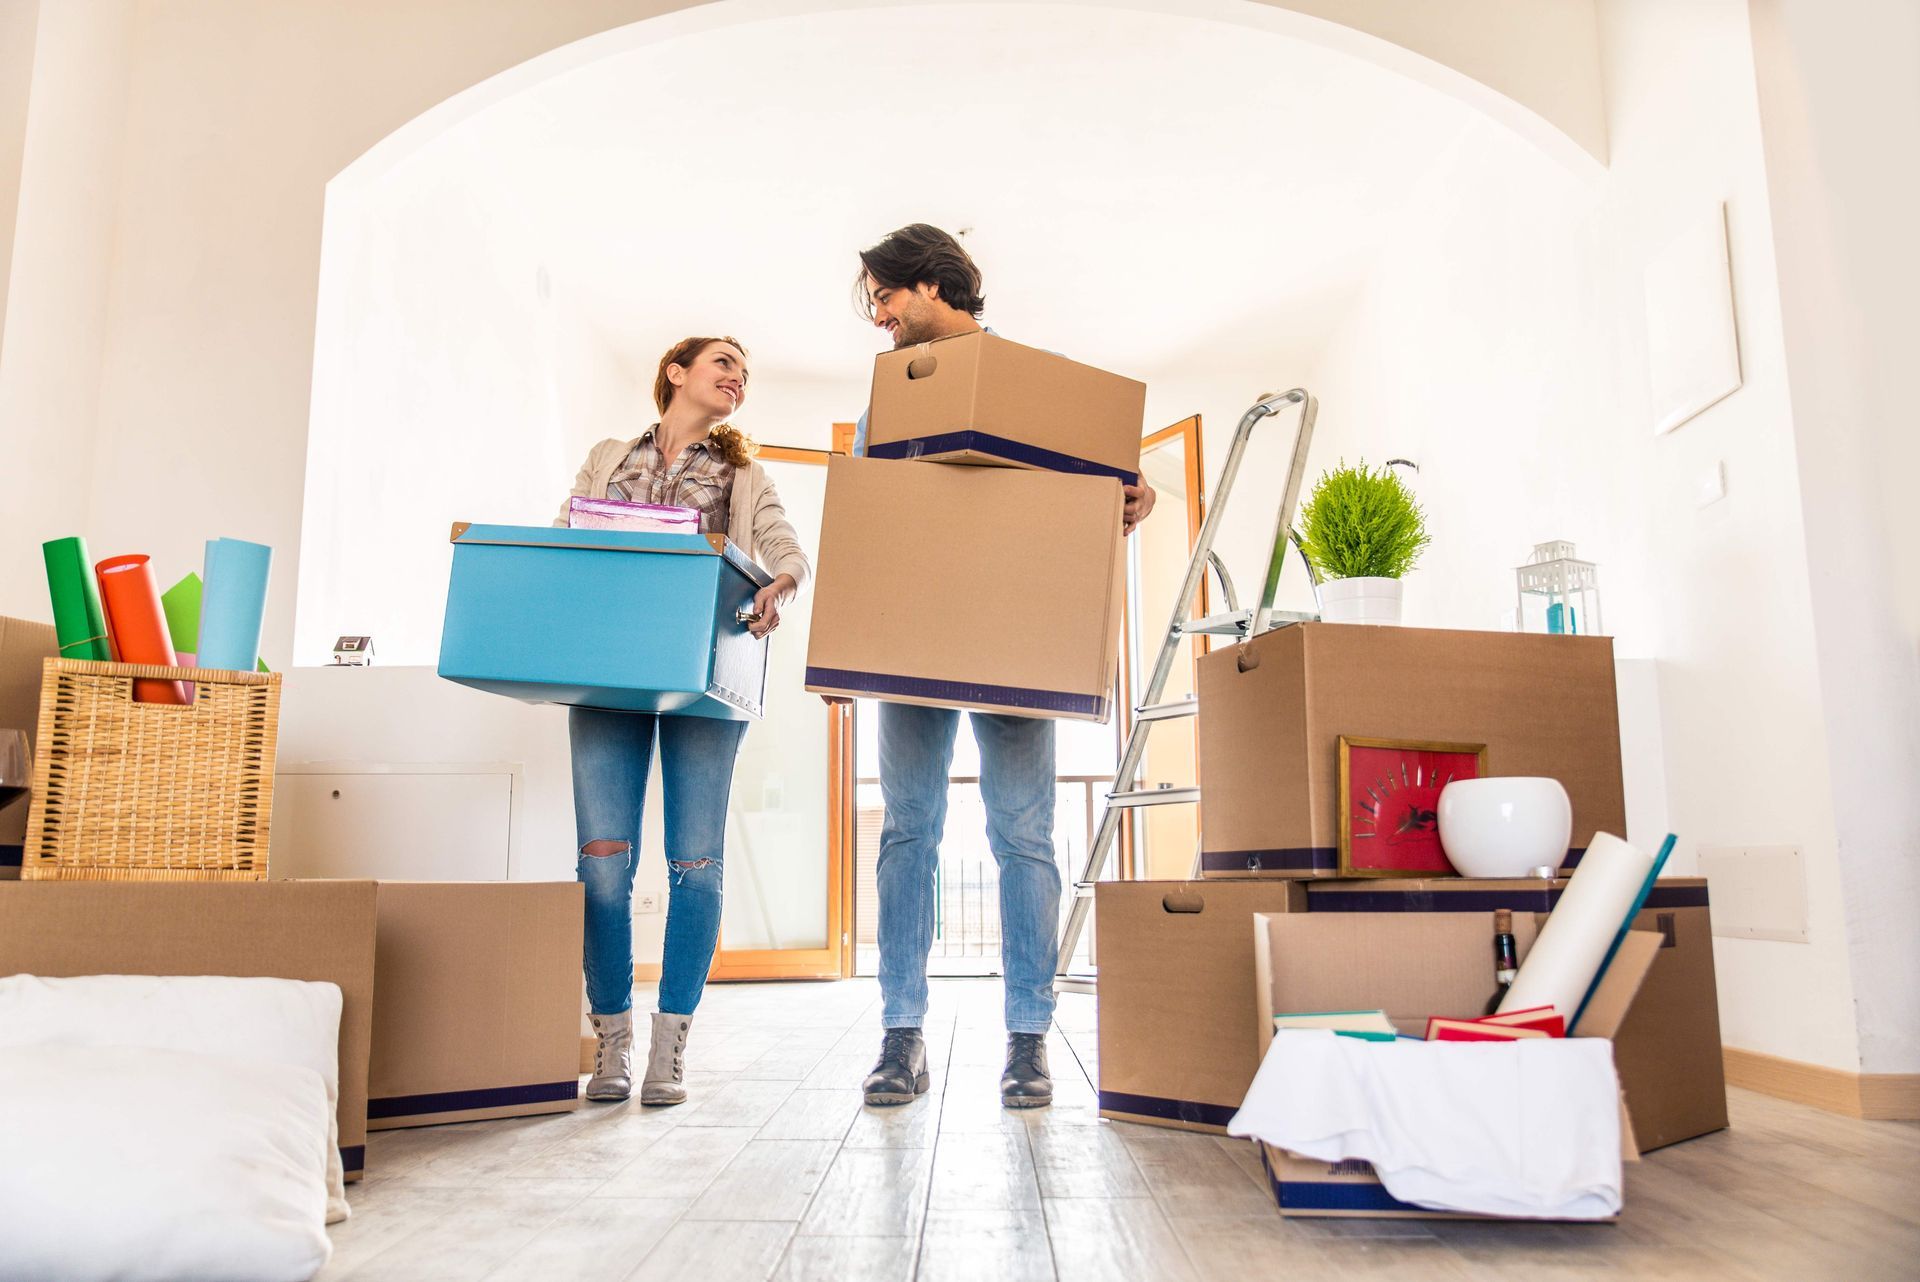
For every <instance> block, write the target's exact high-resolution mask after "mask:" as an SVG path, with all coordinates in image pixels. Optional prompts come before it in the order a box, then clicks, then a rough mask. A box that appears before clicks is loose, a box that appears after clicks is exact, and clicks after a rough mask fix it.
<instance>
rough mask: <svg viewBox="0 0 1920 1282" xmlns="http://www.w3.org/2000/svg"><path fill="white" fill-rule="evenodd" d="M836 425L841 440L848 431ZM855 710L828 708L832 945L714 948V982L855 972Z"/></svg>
mask: <svg viewBox="0 0 1920 1282" xmlns="http://www.w3.org/2000/svg"><path fill="white" fill-rule="evenodd" d="M851 426H852V425H851V424H839V423H836V424H835V425H834V428H835V432H836V435H837V434H838V433H839V430H840V429H841V428H843V427H845V428H848V429H851ZM759 457H760V458H761V459H764V460H766V461H768V462H773V463H804V464H810V465H812V466H814V467H825V466H826V464H827V460H828V459H829V458H831V457H832V454H831V452H830V451H827V450H807V449H796V448H793V447H791V446H785V445H762V446H761V447H760V451H759ZM853 751H854V725H853V705H851V704H834V705H830V706H829V707H828V708H827V944H826V947H824V948H733V949H729V948H727V947H725V942H726V940H725V932H724V930H723V931H722V935H721V946H720V947H717V948H715V949H714V954H713V967H712V969H711V970H709V971H708V972H707V978H708V979H709V980H710V981H719V982H722V983H725V982H729V981H735V980H752V979H844V978H846V977H847V976H849V975H851V974H852V973H853V949H852V946H851V940H852V922H853V904H852V898H853V878H852V877H851V876H850V875H849V874H850V872H851V868H852V862H853Z"/></svg>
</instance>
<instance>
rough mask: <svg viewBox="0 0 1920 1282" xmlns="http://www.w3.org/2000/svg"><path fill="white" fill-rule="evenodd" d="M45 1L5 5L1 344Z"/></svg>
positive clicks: (0, 102)
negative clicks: (37, 38) (36, 33)
mask: <svg viewBox="0 0 1920 1282" xmlns="http://www.w3.org/2000/svg"><path fill="white" fill-rule="evenodd" d="M39 21H40V0H13V3H11V4H5V5H0V343H5V342H6V336H7V278H8V276H9V275H11V271H12V266H13V226H14V219H15V217H16V216H17V215H18V214H19V211H20V162H21V159H22V157H23V155H24V154H25V152H26V146H27V99H28V97H29V96H30V93H31V91H32V88H33V58H34V45H35V40H34V29H35V27H36V26H37V25H38V24H39Z"/></svg>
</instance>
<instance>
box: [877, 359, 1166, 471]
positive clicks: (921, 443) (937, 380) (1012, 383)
mask: <svg viewBox="0 0 1920 1282" xmlns="http://www.w3.org/2000/svg"><path fill="white" fill-rule="evenodd" d="M1146 401H1147V387H1146V384H1145V383H1139V382H1135V381H1134V380H1133V379H1130V378H1122V377H1121V376H1120V375H1118V374H1109V373H1107V372H1106V371H1105V370H1100V369H1095V368H1094V367H1093V366H1091V365H1082V364H1080V363H1079V362H1078V361H1070V360H1068V359H1067V358H1066V357H1064V356H1059V355H1056V354H1054V353H1052V352H1044V351H1041V350H1039V349H1038V348H1033V347H1025V346H1022V345H1021V344H1019V343H1014V342H1009V341H1008V340H1007V339H1004V338H1001V337H1000V336H999V335H997V334H988V333H986V332H984V331H976V332H973V333H968V334H957V335H955V336H953V337H952V338H942V339H938V340H936V341H934V342H930V343H918V344H915V345H914V346H911V347H903V348H900V349H898V350H896V351H892V352H887V353H884V354H883V355H881V356H880V358H879V359H877V360H876V361H874V363H873V398H872V400H871V401H870V402H869V407H870V408H869V411H868V430H867V454H868V457H870V458H877V459H919V460H921V461H923V462H935V463H971V464H976V465H985V466H990V467H1024V468H1038V469H1041V470H1043V471H1049V472H1073V473H1078V474H1080V475H1083V476H1110V477H1113V478H1115V479H1117V480H1120V481H1122V482H1124V483H1126V484H1128V485H1132V484H1134V483H1135V482H1136V481H1138V480H1139V479H1140V436H1141V427H1142V424H1143V421H1144V419H1145V411H1146Z"/></svg>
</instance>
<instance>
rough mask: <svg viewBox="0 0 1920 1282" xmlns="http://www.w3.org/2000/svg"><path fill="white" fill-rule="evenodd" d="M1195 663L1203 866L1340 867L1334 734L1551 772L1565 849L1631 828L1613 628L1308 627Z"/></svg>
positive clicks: (1245, 872)
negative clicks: (1563, 807)
mask: <svg viewBox="0 0 1920 1282" xmlns="http://www.w3.org/2000/svg"><path fill="white" fill-rule="evenodd" d="M1198 670H1199V681H1198V686H1199V691H1198V694H1199V700H1200V728H1199V732H1198V733H1199V741H1200V746H1199V755H1200V761H1199V771H1200V827H1201V834H1202V835H1201V875H1202V876H1207V877H1308V878H1311V877H1337V876H1339V871H1340V861H1339V845H1340V837H1339V833H1340V816H1339V814H1338V813H1337V808H1338V800H1337V798H1338V796H1339V777H1340V771H1339V766H1340V752H1339V742H1340V737H1341V736H1342V735H1346V736H1349V737H1362V738H1375V739H1398V740H1407V741H1429V742H1443V743H1484V744H1485V745H1486V746H1487V773H1488V774H1491V775H1548V776H1551V777H1553V778H1555V779H1558V780H1559V781H1560V782H1561V783H1562V784H1564V785H1565V786H1566V789H1567V795H1568V796H1569V797H1570V798H1571V799H1572V801H1573V846H1574V850H1573V851H1570V852H1569V856H1570V857H1571V856H1574V855H1577V853H1579V852H1583V851H1584V850H1585V848H1586V846H1587V843H1588V842H1589V841H1591V840H1592V837H1593V834H1594V833H1595V832H1596V831H1605V832H1624V831H1626V795H1625V790H1624V786H1623V784H1622V782H1621V776H1620V722H1619V709H1618V700H1617V696H1616V695H1615V692H1614V678H1613V642H1612V639H1611V638H1608V637H1574V636H1544V635H1527V634H1524V633H1516V632H1453V631H1443V630H1439V629H1433V628H1398V627H1363V626H1358V625H1349V624H1333V623H1307V624H1301V625H1298V626H1295V627H1286V628H1281V629H1279V630H1277V631H1274V632H1268V633H1266V634H1264V635H1262V636H1258V637H1255V638H1253V639H1252V640H1251V641H1247V642H1244V643H1242V644H1240V645H1237V646H1230V647H1228V648H1226V649H1222V650H1215V651H1214V652H1213V653H1211V654H1208V655H1205V656H1203V657H1202V658H1201V659H1200V661H1199V664H1198Z"/></svg>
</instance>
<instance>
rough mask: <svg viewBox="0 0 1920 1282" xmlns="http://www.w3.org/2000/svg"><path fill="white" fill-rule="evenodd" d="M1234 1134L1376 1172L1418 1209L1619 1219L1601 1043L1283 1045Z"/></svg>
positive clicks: (1297, 1040)
mask: <svg viewBox="0 0 1920 1282" xmlns="http://www.w3.org/2000/svg"><path fill="white" fill-rule="evenodd" d="M1227 1133H1228V1134H1230V1135H1237V1136H1241V1137H1246V1138H1254V1139H1259V1140H1264V1141H1265V1142H1266V1143H1268V1144H1272V1145H1274V1146H1275V1147H1277V1148H1283V1149H1287V1150H1289V1151H1290V1152H1294V1153H1298V1154H1300V1155H1301V1156H1303V1157H1310V1158H1315V1159H1318V1160H1323V1161H1328V1162H1337V1161H1344V1160H1347V1159H1350V1158H1359V1159H1362V1160H1364V1161H1367V1162H1370V1163H1372V1165H1373V1168H1374V1171H1375V1173H1376V1174H1377V1175H1378V1176H1379V1178H1380V1182H1381V1184H1382V1185H1383V1186H1384V1187H1385V1188H1386V1190H1387V1192H1389V1193H1391V1194H1392V1195H1393V1196H1394V1197H1396V1198H1398V1199H1399V1200H1400V1201H1402V1202H1409V1203H1412V1204H1414V1205H1417V1206H1424V1207H1430V1208H1434V1209H1438V1210H1447V1211H1458V1212H1463V1213H1467V1214H1473V1215H1493V1216H1509V1217H1520V1218H1529V1219H1567V1220H1583V1219H1604V1218H1606V1217H1608V1216H1611V1215H1616V1214H1618V1213H1619V1210H1620V1199H1621V1174H1620V1167H1621V1156H1620V1087H1619V1082H1618V1079H1617V1078H1616V1077H1615V1075H1614V1068H1613V1045H1612V1043H1611V1042H1608V1041H1606V1040H1605V1039H1603V1038H1598V1037H1577V1038H1532V1039H1526V1040H1522V1041H1513V1042H1423V1041H1415V1040H1412V1039H1405V1038H1403V1039H1401V1040H1399V1041H1394V1042H1370V1041H1362V1040H1360V1039H1357V1038H1351V1037H1341V1036H1338V1035H1337V1034H1334V1033H1331V1032H1325V1031H1321V1030H1309V1031H1291V1032H1281V1033H1276V1034H1275V1035H1274V1039H1273V1045H1272V1047H1271V1048H1270V1049H1269V1050H1268V1052H1267V1056H1266V1059H1265V1060H1264V1061H1263V1062H1262V1063H1261V1065H1260V1071H1259V1074H1258V1075H1257V1076H1256V1077H1255V1078H1254V1081H1253V1085H1252V1086H1251V1087H1249V1088H1248V1090H1247V1096H1246V1100H1245V1102H1244V1103H1243V1104H1242V1105H1241V1107H1240V1111H1239V1112H1238V1113H1236V1114H1235V1115H1234V1118H1233V1120H1232V1122H1230V1123H1229V1124H1228V1126H1227Z"/></svg>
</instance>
